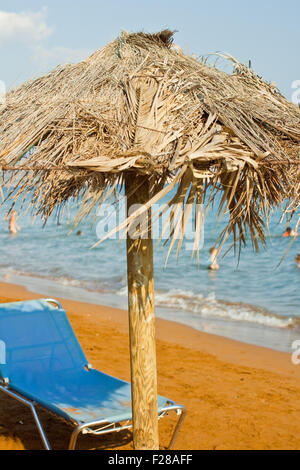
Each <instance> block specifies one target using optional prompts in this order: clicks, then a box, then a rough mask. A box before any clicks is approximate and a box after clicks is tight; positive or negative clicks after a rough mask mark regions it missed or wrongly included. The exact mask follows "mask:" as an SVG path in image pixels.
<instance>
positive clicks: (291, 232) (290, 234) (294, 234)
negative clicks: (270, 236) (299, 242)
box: [282, 227, 298, 238]
mask: <svg viewBox="0 0 300 470" xmlns="http://www.w3.org/2000/svg"><path fill="white" fill-rule="evenodd" d="M282 236H283V237H284V238H287V237H298V233H297V232H295V230H293V229H292V228H291V227H288V228H287V229H286V231H285V232H284V234H283V235H282Z"/></svg>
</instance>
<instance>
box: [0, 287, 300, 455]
mask: <svg viewBox="0 0 300 470" xmlns="http://www.w3.org/2000/svg"><path fill="white" fill-rule="evenodd" d="M42 297H45V295H41V294H38V293H32V292H29V291H28V290H26V289H25V288H24V287H21V286H16V285H12V284H6V283H2V284H0V302H11V301H18V300H26V299H33V298H42ZM60 301H61V302H62V304H63V306H64V308H65V309H66V311H67V314H68V317H69V319H70V321H71V323H72V326H73V328H74V330H75V332H76V334H77V336H78V338H79V341H80V343H81V345H82V347H83V349H84V351H85V353H86V356H87V358H88V360H89V361H90V362H91V363H92V365H93V366H94V367H95V368H98V369H100V370H102V371H103V372H106V373H109V374H111V375H115V376H116V377H119V378H121V379H124V380H129V377H130V371H129V349H128V325H127V312H125V311H123V310H118V309H114V308H109V307H102V306H99V305H93V304H87V303H79V302H74V301H70V300H65V299H60ZM156 326H157V362H158V392H159V393H160V394H161V395H165V396H168V397H169V398H171V399H173V400H175V401H177V403H180V404H184V405H185V406H186V408H187V417H186V420H185V423H184V425H183V428H182V430H181V432H180V434H179V437H178V440H177V442H176V445H175V449H180V450H198V449H216V450H218V449H300V438H299V435H300V404H299V403H300V366H298V367H297V366H295V365H293V364H292V362H291V357H290V355H289V354H286V353H281V352H277V351H273V350H270V349H265V348H260V347H257V346H251V345H246V344H243V343H239V342H236V341H232V340H229V339H225V338H222V337H219V336H213V335H209V334H206V333H200V332H198V331H196V330H193V329H192V328H189V327H186V326H183V325H180V324H177V323H174V322H168V321H165V320H161V319H157V322H156ZM42 419H43V423H44V424H45V427H46V429H47V431H48V433H49V438H50V441H51V444H52V446H53V448H54V449H64V448H66V445H67V442H68V436H69V432H70V428H69V426H68V425H66V424H65V423H63V422H61V421H60V420H57V419H56V418H54V417H53V416H51V415H50V414H48V413H46V412H42ZM173 424H174V419H173V417H171V416H169V417H167V418H164V419H163V420H161V421H160V445H161V448H162V449H164V448H166V446H167V444H168V439H169V435H170V431H171V427H172V425H173ZM41 448H42V446H41V442H40V439H39V436H38V433H37V431H36V428H35V425H34V423H33V420H32V417H31V415H30V413H29V412H28V411H27V410H26V409H24V407H22V406H21V405H19V404H17V403H16V402H15V401H13V400H11V399H10V398H7V397H5V396H4V395H0V450H5V449H6V450H10V449H20V450H23V449H26V450H33V449H41ZM79 448H80V449H132V442H131V434H130V433H129V432H128V433H125V434H122V435H121V434H120V435H119V437H118V441H115V440H113V439H111V438H95V437H92V438H91V437H82V438H81V439H80V441H79Z"/></svg>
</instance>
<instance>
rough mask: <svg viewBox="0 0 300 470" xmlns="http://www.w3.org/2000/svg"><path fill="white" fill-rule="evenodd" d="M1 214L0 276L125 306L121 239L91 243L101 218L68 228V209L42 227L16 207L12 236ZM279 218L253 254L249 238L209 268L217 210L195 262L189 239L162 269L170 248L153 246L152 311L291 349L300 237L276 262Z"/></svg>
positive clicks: (299, 319) (298, 311)
mask: <svg viewBox="0 0 300 470" xmlns="http://www.w3.org/2000/svg"><path fill="white" fill-rule="evenodd" d="M5 214H6V211H5V208H2V209H1V212H0V217H1V219H0V280H2V281H6V282H12V283H19V284H23V285H25V286H27V287H28V288H29V289H30V290H32V291H35V292H39V293H41V294H42V295H45V296H52V297H55V296H59V297H64V298H71V299H75V300H82V301H87V302H92V303H99V304H105V305H110V306H116V307H121V308H125V309H126V308H127V294H126V292H127V286H126V251H125V242H124V240H121V241H120V240H112V239H108V240H107V241H105V242H104V243H103V244H100V245H99V246H97V247H96V248H93V249H91V246H92V245H93V244H94V243H95V242H96V241H97V240H98V235H99V226H98V231H97V222H98V221H99V220H100V219H98V220H96V224H94V225H91V224H90V223H89V222H85V223H82V224H81V225H80V226H79V227H77V228H76V229H75V230H74V231H71V232H70V230H71V228H72V222H71V221H72V217H73V215H74V213H73V211H71V214H69V216H66V217H65V220H64V221H63V222H62V223H61V224H60V225H57V223H56V221H55V219H54V218H51V219H50V220H49V221H48V223H47V225H46V226H45V227H44V228H43V225H42V222H41V221H40V220H39V219H37V220H35V221H33V219H32V217H31V216H30V215H29V214H27V215H22V214H21V213H20V214H19V217H18V223H19V225H20V226H21V232H20V233H19V234H18V235H17V236H14V237H12V236H10V234H9V233H8V223H7V221H5V220H4V217H5ZM279 221H280V213H279V212H278V213H274V215H273V216H272V218H271V221H270V233H269V236H268V239H267V247H266V249H263V248H262V249H261V251H260V253H259V254H255V253H254V251H253V248H252V246H251V243H250V242H249V243H248V246H247V247H246V248H244V249H243V250H242V253H241V257H240V259H238V257H237V256H235V255H234V253H233V251H232V252H230V253H229V254H227V255H226V256H225V257H224V258H223V257H222V255H220V256H219V258H218V262H219V264H220V270H219V271H217V272H211V271H209V270H208V258H209V249H210V247H212V246H213V245H214V243H215V240H216V239H217V236H218V234H219V233H220V231H221V230H222V227H223V225H222V224H220V225H218V224H217V223H216V214H215V212H214V211H210V212H209V214H208V216H207V218H206V220H205V226H204V245H203V248H202V249H201V251H200V265H198V263H197V259H196V258H194V259H193V260H191V251H190V249H189V244H188V242H189V240H186V241H185V242H184V243H183V247H182V250H181V253H180V256H179V258H178V259H177V258H176V249H175V250H174V253H172V255H171V256H170V258H169V261H168V264H167V266H166V268H164V262H165V258H166V254H167V248H166V247H165V248H164V247H162V246H159V247H158V248H156V250H155V288H156V312H157V316H159V317H162V318H166V319H169V320H175V321H177V322H180V323H184V324H188V325H190V326H192V327H193V328H196V329H199V330H201V331H206V332H209V333H213V334H217V335H222V336H227V337H230V338H233V339H236V340H240V341H244V342H248V343H252V344H258V345H262V346H265V347H270V348H273V349H278V350H282V351H291V345H292V343H293V341H294V340H297V339H300V288H299V287H300V269H299V268H298V267H297V265H296V263H295V261H294V258H295V256H296V254H297V253H300V237H298V238H297V239H296V240H295V242H294V243H293V245H292V246H291V248H290V250H289V252H288V254H287V256H286V257H285V259H284V260H283V262H282V263H281V264H280V265H279V263H280V260H281V258H282V256H283V254H284V252H285V250H286V248H287V246H288V244H289V241H290V240H289V239H286V238H283V237H282V233H283V231H284V229H285V225H284V224H280V223H279ZM295 222H296V221H295ZM295 222H294V224H295ZM223 224H224V222H223ZM78 230H80V231H81V232H82V233H81V235H77V231H78ZM97 233H98V235H97ZM224 251H226V250H224Z"/></svg>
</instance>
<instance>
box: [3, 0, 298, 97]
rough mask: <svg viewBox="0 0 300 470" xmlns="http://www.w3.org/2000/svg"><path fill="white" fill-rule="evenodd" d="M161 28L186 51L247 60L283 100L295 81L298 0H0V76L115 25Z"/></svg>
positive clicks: (105, 35) (46, 63)
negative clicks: (173, 31) (173, 32)
mask: <svg viewBox="0 0 300 470" xmlns="http://www.w3.org/2000/svg"><path fill="white" fill-rule="evenodd" d="M164 28H170V29H176V30H178V33H177V34H176V36H175V42H176V43H177V44H179V45H180V46H181V47H182V48H183V50H184V51H187V52H189V53H195V54H196V55H206V54H209V53H212V52H216V51H223V52H229V53H231V54H232V55H233V56H235V57H236V58H237V59H239V60H240V61H241V62H244V63H248V61H249V59H251V60H252V65H253V68H254V69H255V70H256V71H257V72H258V74H259V75H261V76H263V77H264V78H265V79H266V80H268V81H273V82H275V83H276V84H277V86H278V87H279V89H280V90H281V91H282V93H284V94H285V95H286V96H287V98H289V99H291V98H292V93H293V90H292V83H293V82H294V83H295V82H296V81H299V82H298V83H300V66H299V48H300V1H299V0H285V1H282V0H252V1H246V0H227V1H223V0H214V1H207V0H206V1H201V0H105V1H104V0H10V1H9V2H8V1H7V0H6V1H3V0H0V57H1V66H0V80H2V81H5V83H6V84H7V87H12V86H15V85H17V84H19V83H21V82H23V81H25V80H27V79H28V78H32V77H36V76H39V75H41V74H43V73H45V72H46V71H48V70H50V69H52V68H53V67H55V66H56V65H58V64H60V63H65V62H77V61H79V60H82V59H83V58H84V57H85V56H87V55H88V54H90V53H91V52H93V51H94V50H96V49H99V48H101V47H103V46H104V45H105V44H106V43H107V42H109V41H111V40H112V39H114V38H115V37H116V36H118V34H119V33H120V31H121V30H122V29H125V30H127V31H140V30H144V31H146V32H156V31H158V30H160V29H164ZM228 70H229V69H228Z"/></svg>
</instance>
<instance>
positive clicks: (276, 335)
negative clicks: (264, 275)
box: [0, 273, 300, 353]
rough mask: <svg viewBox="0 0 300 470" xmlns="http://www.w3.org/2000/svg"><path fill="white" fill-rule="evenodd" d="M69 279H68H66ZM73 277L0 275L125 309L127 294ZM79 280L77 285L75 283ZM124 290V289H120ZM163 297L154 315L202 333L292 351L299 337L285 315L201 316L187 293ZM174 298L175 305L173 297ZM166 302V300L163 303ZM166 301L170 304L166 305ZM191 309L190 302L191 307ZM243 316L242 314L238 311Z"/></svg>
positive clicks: (229, 303)
mask: <svg viewBox="0 0 300 470" xmlns="http://www.w3.org/2000/svg"><path fill="white" fill-rule="evenodd" d="M69 281H70V282H69ZM71 281H72V280H71V279H69V280H59V279H56V278H51V277H46V276H45V277H44V276H39V275H35V274H33V273H9V274H6V275H3V274H1V275H0V283H1V282H5V283H11V284H15V285H19V286H23V287H25V288H26V289H28V290H29V291H31V292H40V293H41V296H42V297H43V296H44V295H46V296H47V297H49V296H50V297H54V298H56V297H57V298H65V299H68V300H73V301H79V302H80V301H83V302H86V303H88V304H95V305H101V306H106V307H112V308H117V309H120V310H125V309H126V308H127V300H126V299H127V297H126V296H124V294H123V293H122V295H120V294H119V295H118V294H117V292H113V291H106V290H103V289H98V290H93V289H89V288H87V287H83V286H82V285H80V281H75V283H74V284H73V283H72V282H71ZM78 283H79V284H78ZM122 290H123V289H122ZM161 295H162V296H163V297H164V294H163V293H162V292H159V291H158V293H156V304H157V305H156V317H157V318H160V319H164V320H166V321H171V322H175V323H178V324H180V325H181V326H187V327H189V328H193V329H195V330H196V331H198V332H205V333H209V334H212V335H216V336H221V337H222V338H229V339H232V340H235V341H239V342H242V343H245V344H250V345H256V346H261V347H264V348H268V349H271V350H276V351H282V352H286V353H292V349H291V345H292V343H293V342H294V341H295V340H298V339H299V338H300V325H299V324H295V325H294V326H288V323H289V321H290V319H289V318H288V317H287V318H286V319H285V320H284V321H285V322H286V325H285V326H284V327H281V326H279V325H277V326H275V325H273V324H268V323H260V322H259V321H258V320H259V319H256V320H257V321H250V320H249V319H248V320H245V319H234V318H230V317H229V316H228V312H227V314H226V315H225V316H224V318H223V317H222V316H206V315H204V316H202V315H198V314H197V313H193V310H190V311H188V310H187V311H185V310H184V309H183V307H182V304H181V303H180V302H181V301H182V300H183V301H186V300H188V301H190V297H189V295H190V293H185V292H183V291H178V290H175V291H174V292H173V293H172V291H170V292H169V293H168V294H167V295H168V299H167V300H166V299H165V298H163V304H164V305H163V304H162V303H161V298H160V296H161ZM174 299H175V304H174V302H173V300H174ZM166 301H167V303H166ZM168 302H169V303H170V304H169V305H168ZM176 302H177V303H179V309H178V308H177V307H176ZM217 302H218V308H221V306H222V305H224V308H225V309H228V308H230V306H234V307H235V308H236V307H237V306H241V307H243V308H248V309H250V307H251V308H252V310H253V311H255V312H256V314H258V315H263V316H264V322H267V321H268V319H271V320H272V322H274V320H276V321H278V322H279V323H280V322H281V321H282V320H283V319H282V318H279V317H276V314H273V316H272V314H271V313H270V314H269V315H268V312H265V313H262V311H263V310H264V309H263V308H262V307H258V306H255V305H251V304H246V303H245V304H243V303H241V302H232V301H228V300H227V301H226V300H217ZM191 307H192V308H193V305H192V306H191ZM241 316H243V313H241Z"/></svg>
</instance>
